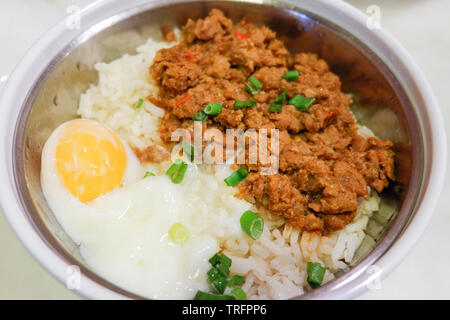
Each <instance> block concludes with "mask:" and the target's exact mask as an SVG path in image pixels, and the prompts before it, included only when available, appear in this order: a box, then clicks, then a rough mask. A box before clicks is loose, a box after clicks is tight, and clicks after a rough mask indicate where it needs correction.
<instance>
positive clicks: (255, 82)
mask: <svg viewBox="0 0 450 320" xmlns="http://www.w3.org/2000/svg"><path fill="white" fill-rule="evenodd" d="M248 82H250V84H251V85H252V86H253V88H255V89H262V87H263V84H262V83H261V82H260V81H259V80H258V79H256V78H255V77H250V78H248Z"/></svg>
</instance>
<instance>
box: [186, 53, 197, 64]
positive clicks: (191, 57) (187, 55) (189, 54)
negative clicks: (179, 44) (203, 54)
mask: <svg viewBox="0 0 450 320" xmlns="http://www.w3.org/2000/svg"><path fill="white" fill-rule="evenodd" d="M185 57H186V60H188V61H191V62H192V61H194V60H195V57H194V54H193V53H192V51H191V50H186V54H185Z"/></svg>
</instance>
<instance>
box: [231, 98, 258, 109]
mask: <svg viewBox="0 0 450 320" xmlns="http://www.w3.org/2000/svg"><path fill="white" fill-rule="evenodd" d="M254 106H256V101H255V100H245V101H240V100H236V101H235V102H234V109H235V110H239V109H244V108H249V107H254Z"/></svg>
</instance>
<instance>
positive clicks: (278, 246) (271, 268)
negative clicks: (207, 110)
mask: <svg viewBox="0 0 450 320" xmlns="http://www.w3.org/2000/svg"><path fill="white" fill-rule="evenodd" d="M172 45H173V43H165V42H156V41H153V40H152V39H149V40H148V41H147V42H146V44H144V45H142V46H140V47H139V48H138V49H137V52H138V54H136V55H134V56H130V55H124V56H123V57H121V58H120V59H117V60H115V61H113V62H111V63H98V64H97V65H96V66H95V67H96V69H97V70H98V73H99V80H98V83H97V84H96V85H92V86H91V87H90V88H89V89H88V90H87V91H86V93H84V94H83V95H82V96H81V99H80V106H79V110H78V113H79V115H80V116H81V117H82V118H89V119H95V120H97V121H99V122H102V123H105V124H107V125H108V126H109V127H111V128H112V129H113V130H114V131H115V132H116V133H118V134H119V135H120V136H121V138H122V139H124V140H125V141H127V142H128V143H129V144H130V145H132V146H135V147H138V148H144V147H146V146H149V145H152V144H160V138H159V135H158V126H159V121H160V118H161V117H162V116H163V114H164V111H163V110H161V109H159V108H157V107H156V106H154V105H153V104H151V103H150V102H149V101H147V100H145V101H144V104H143V106H142V107H141V108H138V109H136V108H135V106H136V103H137V102H138V101H139V99H141V98H143V97H147V96H150V95H151V96H156V95H157V94H158V89H157V87H156V86H155V82H154V80H153V79H152V78H151V77H150V74H149V72H148V68H149V66H150V65H151V64H152V61H153V58H154V56H155V53H156V51H158V50H159V49H161V48H167V47H170V46H172ZM360 133H361V135H363V136H365V137H368V136H372V135H373V133H372V132H371V131H370V129H368V128H367V127H361V128H360ZM167 165H168V164H167V163H163V164H161V165H156V166H155V165H153V169H154V170H155V172H163V171H164V170H165V168H166V167H167ZM158 166H159V168H158ZM211 174H212V173H211ZM205 188H207V187H206V186H205ZM223 188H225V189H226V188H228V187H226V186H225V185H223ZM208 191H209V190H205V191H204V192H205V193H207V192H208ZM227 191H228V192H229V188H228V189H227ZM224 193H227V192H224ZM370 195H371V196H370V198H369V200H368V201H366V200H364V199H362V198H361V199H360V200H359V201H360V204H359V208H358V213H357V216H356V218H355V219H354V222H352V223H351V224H349V225H347V226H346V227H345V228H344V229H343V230H340V231H338V232H334V233H332V234H330V235H328V236H321V235H320V234H319V233H314V232H312V233H311V232H300V231H299V230H298V229H295V228H293V227H292V226H291V225H289V224H286V223H285V221H284V219H282V218H280V217H274V216H272V215H271V214H270V213H267V212H261V211H260V210H256V208H254V210H256V211H258V212H259V213H260V214H262V215H263V216H264V221H265V226H264V232H263V234H262V236H261V237H260V238H259V239H258V240H256V241H254V240H251V239H250V238H248V237H246V238H245V237H244V238H243V237H238V238H232V237H228V238H227V237H224V238H222V239H220V240H221V241H220V244H221V248H222V250H223V251H224V252H225V253H226V254H227V255H229V256H230V257H231V258H232V260H233V264H232V266H231V271H232V273H235V274H241V275H245V276H246V281H245V283H244V285H243V289H244V290H245V291H246V293H247V296H248V297H249V299H285V298H289V297H293V296H297V295H299V294H302V293H303V292H304V291H305V290H308V288H309V286H308V285H307V282H306V277H307V276H306V264H307V262H308V261H312V262H320V263H321V264H322V265H324V266H325V267H326V268H327V271H326V274H325V278H324V282H328V281H330V280H332V279H333V278H334V274H335V273H336V272H338V271H345V270H346V269H347V268H349V264H350V262H351V261H352V259H353V258H354V255H355V252H356V249H357V248H358V247H359V246H360V245H361V243H362V241H363V239H364V238H365V236H366V232H365V230H366V227H367V224H368V221H369V217H370V216H371V215H372V214H373V213H374V212H375V211H377V210H378V207H379V202H380V198H379V196H378V195H377V193H376V192H374V191H371V193H370Z"/></svg>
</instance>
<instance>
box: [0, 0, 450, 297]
mask: <svg viewBox="0 0 450 320" xmlns="http://www.w3.org/2000/svg"><path fill="white" fill-rule="evenodd" d="M181 2H189V0H188V1H186V0H172V1H170V2H167V3H166V2H165V1H157V0H151V1H149V0H135V1H126V2H124V1H120V0H112V1H105V0H99V1H96V2H94V3H92V4H90V5H88V6H86V7H85V8H83V9H82V10H81V12H80V14H81V17H82V19H83V23H85V25H87V26H88V29H81V30H76V29H75V30H71V29H67V28H66V19H63V20H61V21H60V22H59V23H58V24H57V25H55V26H54V27H52V28H51V29H50V30H49V31H47V32H46V33H45V34H44V35H43V36H42V37H41V38H40V39H39V40H38V42H36V43H35V44H34V45H33V47H32V48H31V49H30V50H29V51H28V52H27V53H26V55H25V56H24V57H23V58H22V60H21V61H20V62H19V64H18V65H17V66H16V68H15V69H14V71H13V72H12V74H11V75H10V76H9V78H8V80H7V82H6V84H5V86H4V88H3V91H2V95H1V96H0V105H1V106H2V110H3V112H4V116H3V117H1V119H0V150H2V151H3V153H2V157H1V158H0V159H1V160H0V179H2V181H5V182H4V185H5V188H3V190H2V192H1V193H0V206H1V207H2V209H3V213H4V214H5V216H6V218H7V221H8V223H9V224H10V226H11V228H12V229H13V230H14V232H15V233H16V235H17V236H18V238H19V239H20V240H21V241H22V243H23V244H24V246H25V248H26V249H27V250H28V251H29V252H30V253H31V254H32V256H33V257H34V258H35V259H36V260H37V261H38V262H39V263H40V264H41V265H42V266H43V267H44V269H46V270H47V271H48V272H50V273H51V274H52V275H53V276H54V277H55V278H57V279H58V280H59V281H61V282H62V283H65V282H66V279H67V277H68V273H67V267H68V266H69V265H68V263H67V262H65V261H64V260H63V259H62V258H61V257H59V256H58V255H57V254H56V253H55V252H54V251H53V250H51V248H50V247H49V246H48V245H47V243H46V242H45V241H44V239H42V238H41V237H40V236H39V234H38V233H37V232H36V230H35V229H34V227H33V225H32V224H31V221H29V220H28V219H27V217H26V213H25V212H24V208H23V206H22V204H21V202H20V199H19V196H18V194H17V192H16V185H15V179H14V175H13V150H12V149H13V148H12V146H13V139H14V131H15V125H16V122H17V120H18V119H19V116H20V111H21V110H20V108H14V106H17V105H20V106H22V105H23V102H24V101H25V100H26V98H27V97H26V95H24V94H23V92H24V88H26V89H27V90H26V92H28V90H29V89H30V88H31V87H32V86H33V84H34V83H35V82H36V80H37V79H35V78H33V77H29V74H30V71H31V72H32V74H34V76H35V77H37V76H38V75H40V74H41V73H42V72H43V71H44V70H43V69H44V67H45V66H47V65H48V63H50V61H51V60H52V59H53V58H54V55H51V54H53V53H54V54H55V55H56V53H59V52H61V50H62V49H63V48H65V46H66V45H67V44H69V43H70V42H71V41H72V40H73V39H78V38H79V37H80V36H81V37H88V36H89V33H90V32H95V30H92V28H93V26H97V25H98V24H99V23H100V22H104V21H106V20H108V22H111V21H113V22H114V21H116V20H114V19H112V20H111V18H113V17H114V18H117V19H119V18H120V12H125V11H127V10H129V9H131V8H133V7H137V6H144V5H145V6H146V9H151V8H154V7H160V6H164V5H166V4H169V5H171V4H176V3H181ZM247 2H251V3H256V4H273V3H274V1H264V0H263V1H257V0H252V1H247ZM275 3H280V4H284V5H291V6H293V7H301V8H302V9H304V10H306V11H309V12H317V11H321V10H328V12H331V11H333V12H334V15H335V17H336V16H340V20H339V23H336V22H335V23H336V24H337V25H338V26H339V27H341V28H343V29H345V30H350V29H352V30H355V29H357V31H356V32H353V33H352V34H353V35H355V37H356V38H358V39H363V38H364V39H365V41H363V40H360V41H362V42H363V43H365V44H366V45H367V42H370V43H371V44H372V46H371V47H370V48H371V49H372V50H373V51H374V53H376V54H381V53H380V52H378V51H377V49H379V47H380V46H389V48H390V51H391V54H392V55H393V56H395V57H397V58H398V61H400V62H401V63H402V64H403V65H402V67H404V68H406V70H407V71H408V73H409V74H408V76H409V78H410V79H412V80H413V81H414V84H415V85H416V86H417V89H418V90H419V91H420V93H421V95H422V96H423V97H424V99H425V101H426V105H425V107H426V108H425V109H426V110H422V111H423V112H425V115H426V116H427V117H428V123H427V124H426V125H427V129H428V130H429V132H430V136H431V141H429V143H431V146H430V151H431V161H430V163H428V166H429V172H430V175H429V177H428V183H427V185H426V186H425V187H426V189H425V190H424V191H423V194H424V195H426V196H424V197H423V199H422V200H421V202H420V203H419V204H418V205H417V207H416V210H415V215H414V218H413V219H412V220H411V221H410V223H409V225H408V227H407V228H406V229H405V230H404V232H403V233H402V234H400V235H399V236H398V238H397V239H396V241H395V243H393V245H392V246H391V247H390V248H389V249H388V250H387V251H386V252H385V253H384V254H383V255H382V256H381V257H380V258H379V259H378V260H377V262H376V265H377V266H378V267H379V269H378V270H376V272H373V273H372V274H370V275H367V276H366V277H365V280H364V281H362V282H360V283H358V284H357V285H353V286H351V287H350V288H349V287H348V286H345V285H344V286H341V287H336V288H334V290H333V291H332V292H331V291H323V290H317V293H316V294H311V295H309V296H308V297H309V298H315V299H317V298H319V299H336V298H354V297H356V296H358V295H359V294H361V293H362V292H363V291H366V290H367V289H368V286H367V284H368V283H369V282H370V281H373V279H375V277H379V276H381V278H384V277H386V276H387V274H389V272H390V271H391V270H392V269H393V268H394V267H395V266H396V265H397V264H398V263H399V262H400V261H401V260H402V259H403V258H404V257H405V256H406V254H407V253H408V252H409V251H410V250H411V249H412V248H413V246H414V245H415V243H416V242H417V241H418V239H419V237H420V235H421V234H422V233H423V231H424V230H425V228H426V226H427V224H428V222H429V220H430V219H431V217H432V214H433V210H434V208H435V206H436V204H437V200H438V198H439V196H440V192H441V190H442V187H443V184H444V180H445V174H444V173H445V170H446V157H447V150H446V147H447V145H446V136H445V129H444V123H443V118H442V116H441V113H440V110H439V106H438V104H437V100H436V98H435V96H434V94H433V91H432V88H431V86H430V84H429V83H428V82H427V80H426V79H425V77H424V75H423V73H422V72H421V70H420V69H419V68H418V66H417V65H416V64H415V62H414V61H413V60H412V58H411V56H410V55H409V53H408V52H407V51H406V49H404V48H403V47H402V46H401V45H400V44H399V42H398V41H397V40H395V39H394V38H393V36H392V35H390V33H389V32H387V31H386V30H384V29H382V28H381V29H378V30H376V32H373V31H371V30H369V29H368V28H366V21H367V16H366V15H364V14H363V13H362V12H360V11H359V10H358V9H356V8H354V7H352V6H351V5H349V4H348V3H345V2H343V1H333V0H316V1H313V2H311V1H308V0H297V1H296V0H282V1H275ZM325 18H326V19H327V20H331V21H333V20H332V19H330V17H325ZM87 30H89V32H88V34H87V35H86V31H87ZM368 39H370V41H369V40H368ZM49 53H51V54H50V55H49ZM42 61H45V63H42ZM37 62H39V63H37ZM47 62H48V63H47ZM18 213H21V214H18ZM352 276H354V277H358V276H360V274H353V275H352ZM81 283H82V286H81V287H80V288H79V289H75V290H74V291H75V292H77V293H78V294H80V295H82V296H84V297H87V298H92V299H123V298H124V296H123V295H121V294H119V293H117V292H114V291H111V290H109V289H108V288H106V287H104V286H102V285H100V284H99V283H97V282H95V281H93V280H92V279H90V278H88V277H86V276H84V275H83V274H81Z"/></svg>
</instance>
